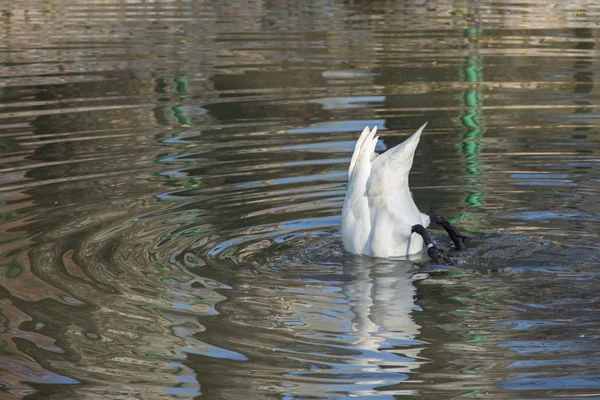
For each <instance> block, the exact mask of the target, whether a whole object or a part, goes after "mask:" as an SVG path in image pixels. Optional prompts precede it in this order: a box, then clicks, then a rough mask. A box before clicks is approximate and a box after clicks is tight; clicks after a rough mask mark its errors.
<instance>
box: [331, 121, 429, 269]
mask: <svg viewBox="0 0 600 400" xmlns="http://www.w3.org/2000/svg"><path fill="white" fill-rule="evenodd" d="M426 125H427V124H426V123H425V124H424V125H423V126H421V128H420V129H419V130H418V131H417V132H415V133H414V134H413V135H412V136H410V137H409V138H408V139H406V140H405V141H404V142H403V143H401V144H399V145H398V146H396V147H394V148H393V149H391V150H388V151H387V152H385V153H383V154H382V155H379V156H378V155H377V153H375V146H376V145H377V141H378V137H377V136H375V134H376V133H377V127H374V128H373V129H369V127H366V128H365V129H364V130H363V132H362V133H361V135H360V137H359V139H358V141H357V142H356V146H355V148H354V153H353V154H352V159H351V161H350V167H349V170H348V180H349V182H348V192H347V194H346V199H345V201H344V208H343V212H342V240H343V242H344V248H345V249H346V251H348V252H350V253H355V254H364V255H369V256H374V257H393V256H406V255H409V254H415V253H418V252H420V251H421V250H422V249H423V240H422V238H421V236H420V235H418V234H415V233H412V227H413V226H414V225H422V226H423V227H425V228H426V227H427V226H428V225H429V217H428V216H427V215H425V214H422V213H421V212H420V211H419V209H418V208H417V206H416V205H415V203H414V201H413V199H412V195H411V193H410V189H409V187H408V174H409V172H410V169H411V167H412V164H413V159H414V155H415V151H416V149H417V145H418V144H419V139H420V138H421V133H422V132H423V129H424V128H425V126H426Z"/></svg>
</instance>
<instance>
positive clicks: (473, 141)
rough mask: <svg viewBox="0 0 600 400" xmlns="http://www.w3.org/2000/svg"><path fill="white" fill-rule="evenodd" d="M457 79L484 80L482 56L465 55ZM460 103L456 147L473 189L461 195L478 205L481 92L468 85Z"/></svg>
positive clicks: (481, 196)
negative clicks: (459, 128)
mask: <svg viewBox="0 0 600 400" xmlns="http://www.w3.org/2000/svg"><path fill="white" fill-rule="evenodd" d="M480 34H481V30H479V29H466V30H464V31H463V36H464V37H465V38H467V39H469V38H474V37H477V36H479V35H480ZM468 48H469V49H476V48H477V45H474V44H470V45H469V46H468ZM459 73H460V80H461V81H463V82H474V83H475V82H482V81H483V57H481V56H478V55H473V56H467V57H466V59H465V66H464V67H463V68H461V69H460V71H459ZM460 99H461V103H462V106H463V112H462V114H461V115H460V116H459V118H458V121H459V123H460V124H461V125H462V126H463V127H464V128H465V131H464V132H463V134H462V136H461V143H460V144H459V151H460V153H461V154H462V155H463V158H464V160H465V172H466V173H467V174H468V175H470V177H469V178H467V182H469V183H470V184H471V186H472V187H473V188H475V189H471V190H470V191H469V193H468V194H467V196H466V197H465V199H464V202H465V203H466V204H467V205H469V206H474V207H480V206H482V205H483V204H485V192H484V191H482V190H480V189H478V187H480V186H482V184H481V182H480V180H479V178H478V175H481V173H482V170H481V166H480V162H479V157H480V154H481V144H480V143H479V140H480V139H481V138H482V137H483V135H484V134H485V132H486V130H485V128H484V127H483V124H482V123H481V121H480V117H481V109H480V107H481V106H482V105H483V95H482V93H481V89H479V88H478V89H469V90H467V91H465V92H463V93H461V96H460ZM466 216H467V215H464V214H461V215H460V216H459V217H458V218H457V219H458V220H460V219H464V218H466Z"/></svg>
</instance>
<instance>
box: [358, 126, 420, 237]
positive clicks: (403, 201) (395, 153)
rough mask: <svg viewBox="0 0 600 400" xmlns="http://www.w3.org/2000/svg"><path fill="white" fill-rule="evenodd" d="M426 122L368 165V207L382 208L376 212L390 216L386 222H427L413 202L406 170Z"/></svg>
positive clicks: (373, 222) (411, 160)
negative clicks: (369, 168)
mask: <svg viewBox="0 0 600 400" xmlns="http://www.w3.org/2000/svg"><path fill="white" fill-rule="evenodd" d="M426 125H427V123H425V124H424V125H423V126H421V128H419V130H417V131H416V132H415V133H414V134H413V135H412V136H410V137H409V138H408V139H406V140H405V141H404V142H403V143H401V144H399V145H398V146H396V147H394V148H393V149H391V150H388V151H387V152H385V153H383V154H381V155H380V156H379V157H377V158H376V159H375V160H374V161H373V163H372V165H371V173H370V175H369V179H368V181H367V197H368V200H369V207H370V208H371V209H372V210H373V209H377V210H381V211H382V212H380V213H378V214H379V215H381V216H382V218H383V216H385V218H387V219H389V221H388V222H392V221H393V222H394V223H395V224H400V223H404V224H409V225H414V224H423V225H424V226H427V225H428V224H429V221H428V218H425V217H426V216H425V215H423V214H421V212H420V211H419V209H418V208H417V206H416V205H415V202H414V201H413V199H412V194H411V193H410V189H409V187H408V174H409V172H410V169H411V167H412V163H413V158H414V155H415V151H416V149H417V145H418V144H419V139H420V138H421V133H422V132H423V129H424V128H425V126H426ZM372 214H373V213H372ZM373 215H375V214H373ZM375 223H376V221H372V224H373V225H375ZM379 223H381V222H379Z"/></svg>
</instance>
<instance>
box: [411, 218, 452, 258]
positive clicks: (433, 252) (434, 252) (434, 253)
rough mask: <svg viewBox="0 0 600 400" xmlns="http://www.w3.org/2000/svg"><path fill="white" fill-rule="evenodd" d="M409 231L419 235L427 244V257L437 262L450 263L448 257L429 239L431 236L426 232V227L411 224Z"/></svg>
mask: <svg viewBox="0 0 600 400" xmlns="http://www.w3.org/2000/svg"><path fill="white" fill-rule="evenodd" d="M411 232H412V233H416V234H419V235H421V237H422V238H423V241H424V242H425V245H426V246H427V255H428V256H429V258H431V259H432V260H433V261H435V262H436V263H438V264H444V265H452V262H451V261H450V259H448V257H446V256H445V255H444V254H443V252H441V251H440V250H439V249H438V248H437V246H436V244H435V242H434V241H433V240H432V239H431V236H429V232H427V229H425V227H424V226H423V225H413V227H412V229H411Z"/></svg>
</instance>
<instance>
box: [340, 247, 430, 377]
mask: <svg viewBox="0 0 600 400" xmlns="http://www.w3.org/2000/svg"><path fill="white" fill-rule="evenodd" d="M343 268H344V274H345V275H351V276H353V277H354V279H353V280H351V281H349V282H346V283H345V284H344V285H343V289H342V290H343V293H344V295H345V296H346V298H347V299H348V300H349V301H350V309H351V311H352V312H353V314H354V319H353V321H352V323H353V324H352V328H353V331H354V332H355V335H356V341H355V343H354V344H355V346H356V347H357V348H358V349H364V350H368V351H369V352H374V353H371V354H377V357H376V359H375V360H373V359H369V358H364V359H362V360H357V362H358V363H362V364H366V365H373V366H385V367H386V369H385V370H386V371H387V372H390V371H394V372H401V373H404V374H407V373H409V372H411V371H413V370H415V369H416V368H418V367H419V366H420V365H421V364H422V363H423V362H422V361H421V360H420V359H419V356H418V354H419V352H420V351H421V344H422V343H421V342H419V341H417V336H418V335H419V330H420V328H421V327H420V326H419V325H417V323H416V322H415V321H414V319H413V317H412V312H413V311H414V310H415V308H416V306H415V300H414V298H415V295H416V289H415V287H414V286H413V281H414V278H413V273H414V270H413V269H412V267H411V265H410V262H409V261H396V262H394V261H391V260H377V261H375V260H373V259H369V258H362V257H351V258H350V257H349V258H348V259H346V260H345V262H344V265H343ZM390 353H393V354H394V355H395V357H394V356H392V357H390ZM374 364H375V365H374ZM406 378H408V377H406Z"/></svg>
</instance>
